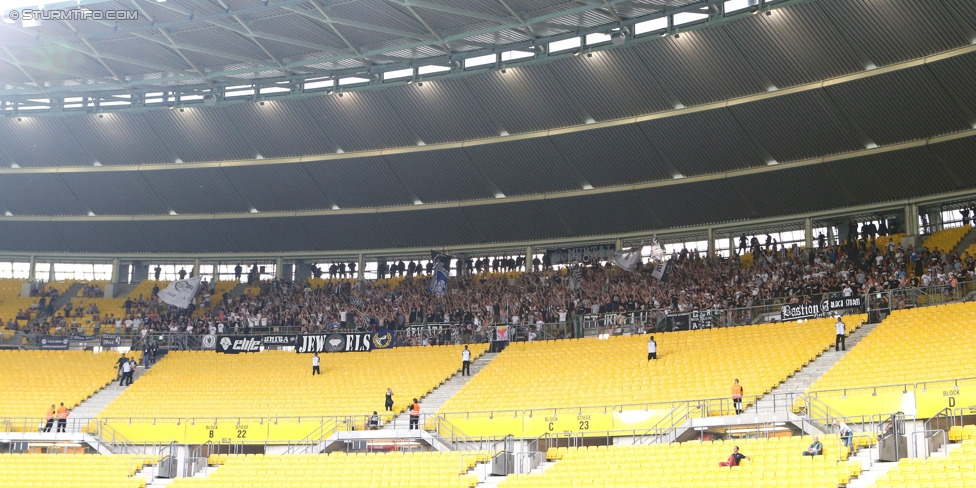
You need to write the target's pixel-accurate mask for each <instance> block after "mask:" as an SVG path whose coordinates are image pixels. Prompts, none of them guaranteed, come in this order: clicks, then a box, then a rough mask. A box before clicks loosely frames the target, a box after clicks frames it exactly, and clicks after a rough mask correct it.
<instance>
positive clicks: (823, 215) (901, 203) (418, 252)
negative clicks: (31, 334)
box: [0, 189, 976, 262]
mask: <svg viewBox="0 0 976 488" xmlns="http://www.w3.org/2000/svg"><path fill="white" fill-rule="evenodd" d="M973 198H976V190H973V189H970V190H962V191H957V192H952V193H943V194H938V195H931V196H927V197H920V198H909V199H901V200H892V201H888V202H883V203H873V204H865V205H857V206H853V207H846V208H842V209H834V210H823V211H817V212H807V213H802V214H795V215H784V216H778V217H766V218H761V219H754V220H749V221H738V222H729V223H723V224H707V225H696V226H688V227H676V228H671V229H654V230H647V231H640V232H628V233H621V234H606V235H595V236H586V237H567V238H557V239H540V240H536V241H519V242H498V243H487V244H465V245H455V246H451V249H450V252H452V253H456V252H467V253H470V254H472V255H478V254H483V253H489V252H503V251H509V252H513V253H514V252H521V250H524V249H526V247H527V246H532V247H533V248H535V249H541V248H550V247H567V246H573V245H588V244H606V243H613V242H615V241H616V240H617V239H620V240H621V242H622V243H623V244H624V245H628V244H630V243H632V242H636V241H638V240H640V239H648V238H650V237H652V236H653V237H657V238H658V239H659V240H660V241H662V242H671V241H674V239H669V237H673V238H679V239H684V238H687V237H688V236H701V237H704V236H707V235H708V231H709V229H712V232H713V233H715V234H716V235H725V234H728V235H737V234H738V233H740V232H743V231H745V232H749V231H750V230H754V229H769V228H773V227H784V228H786V227H793V228H796V229H797V230H799V229H801V228H803V226H804V221H805V220H806V219H811V220H812V221H814V222H820V221H823V220H826V219H834V220H836V219H845V218H848V217H849V216H853V215H864V214H878V213H886V212H891V213H894V212H899V213H902V214H903V213H904V212H905V211H906V209H907V208H908V207H909V206H914V207H915V208H917V207H919V206H924V205H937V204H939V203H941V202H946V201H957V200H972V199H973ZM360 255H361V256H363V258H364V259H365V258H377V257H390V256H403V257H407V256H429V255H430V246H425V247H415V248H414V247H411V248H388V249H346V250H335V251H328V252H325V251H321V252H316V251H288V252H247V253H60V252H58V253H45V252H17V251H0V259H10V260H19V261H27V260H29V259H31V258H32V257H33V259H35V260H36V261H38V262H53V261H57V262H66V261H67V262H70V261H72V260H78V261H86V262H91V261H93V260H94V261H101V262H110V261H111V260H112V259H114V258H119V259H122V260H126V261H129V260H146V259H153V260H158V261H167V260H176V261H187V262H190V261H192V260H193V259H206V260H208V261H215V260H216V261H223V260H227V261H234V260H241V259H252V258H253V259H256V260H270V259H275V258H283V259H288V260H291V259H306V260H314V259H358V258H359V256H360Z"/></svg>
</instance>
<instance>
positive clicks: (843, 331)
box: [834, 315, 847, 351]
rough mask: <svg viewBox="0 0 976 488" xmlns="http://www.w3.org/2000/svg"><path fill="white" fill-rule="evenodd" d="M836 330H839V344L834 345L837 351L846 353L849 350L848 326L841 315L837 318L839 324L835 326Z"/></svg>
mask: <svg viewBox="0 0 976 488" xmlns="http://www.w3.org/2000/svg"><path fill="white" fill-rule="evenodd" d="M834 328H836V329H837V331H836V332H837V344H835V345H834V350H835V351H846V350H847V341H846V339H845V338H846V337H847V325H846V324H844V321H843V320H841V319H840V315H838V316H837V323H836V324H834Z"/></svg>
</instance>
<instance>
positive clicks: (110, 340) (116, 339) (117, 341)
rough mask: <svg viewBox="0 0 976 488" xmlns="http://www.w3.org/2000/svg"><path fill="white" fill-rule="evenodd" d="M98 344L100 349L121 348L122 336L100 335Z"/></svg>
mask: <svg viewBox="0 0 976 488" xmlns="http://www.w3.org/2000/svg"><path fill="white" fill-rule="evenodd" d="M100 342H101V346H102V347H122V335H121V334H102V339H101V341H100Z"/></svg>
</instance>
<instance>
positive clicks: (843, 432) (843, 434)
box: [834, 420, 855, 454]
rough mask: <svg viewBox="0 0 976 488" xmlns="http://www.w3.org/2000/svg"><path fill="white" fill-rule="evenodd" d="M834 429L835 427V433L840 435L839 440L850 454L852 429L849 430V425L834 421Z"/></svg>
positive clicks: (852, 443) (851, 450) (852, 442)
mask: <svg viewBox="0 0 976 488" xmlns="http://www.w3.org/2000/svg"><path fill="white" fill-rule="evenodd" d="M834 427H837V433H838V434H840V439H841V440H842V441H844V445H845V446H847V449H848V450H850V452H851V454H853V453H854V452H855V451H854V429H851V427H850V426H849V425H847V423H846V422H844V421H843V420H834Z"/></svg>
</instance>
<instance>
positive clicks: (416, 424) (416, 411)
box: [410, 398, 420, 430]
mask: <svg viewBox="0 0 976 488" xmlns="http://www.w3.org/2000/svg"><path fill="white" fill-rule="evenodd" d="M414 429H420V402H418V401H417V399H416V398H414V399H413V405H410V430H414Z"/></svg>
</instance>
